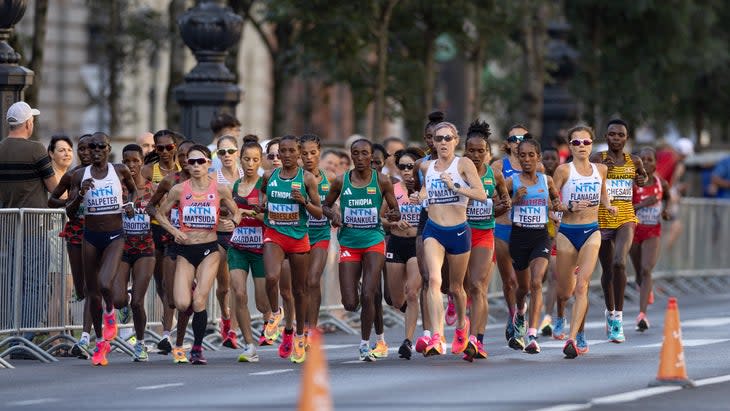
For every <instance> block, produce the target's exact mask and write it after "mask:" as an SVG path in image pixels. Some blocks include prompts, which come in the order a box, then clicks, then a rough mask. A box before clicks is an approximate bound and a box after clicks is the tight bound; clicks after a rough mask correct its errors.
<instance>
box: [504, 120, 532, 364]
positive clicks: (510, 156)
mask: <svg viewBox="0 0 730 411" xmlns="http://www.w3.org/2000/svg"><path fill="white" fill-rule="evenodd" d="M531 138H532V136H531V135H530V134H529V133H528V131H527V128H526V127H524V126H522V125H520V124H515V125H513V126H512V127H510V129H509V130H508V132H507V140H506V141H505V142H504V145H503V146H502V151H504V152H505V154H506V156H504V157H502V158H500V159H498V160H496V161H495V162H494V163H493V164H492V169H493V170H494V172H495V173H501V174H502V177H504V178H505V179H507V178H509V177H512V175H514V174H519V173H520V172H522V167H521V166H520V158H519V156H518V155H517V146H518V145H519V144H520V143H521V142H522V141H524V140H529V139H531ZM538 167H539V168H538V170H537V171H538V172H541V171H543V170H544V168H542V164H540V165H539V166H538ZM511 232H512V221H511V219H510V214H508V213H505V214H503V215H502V216H497V218H496V220H495V225H494V239H495V241H494V252H495V254H496V255H497V268H499V275H500V277H502V294H503V295H504V302H505V303H507V310H508V314H509V316H508V318H507V327H506V328H505V333H504V335H505V338H506V339H507V342H508V343H511V345H510V347H511V348H513V349H515V350H522V349H523V348H524V345H521V343H522V342H523V340H522V339H521V338H512V337H514V323H513V320H514V315H515V310H516V306H515V289H516V288H517V280H516V278H515V271H514V268H513V267H512V257H511V256H510V254H509V239H510V234H511Z"/></svg>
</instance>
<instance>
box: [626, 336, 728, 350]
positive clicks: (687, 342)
mask: <svg viewBox="0 0 730 411" xmlns="http://www.w3.org/2000/svg"><path fill="white" fill-rule="evenodd" d="M725 341H730V340H729V339H711V338H706V339H684V340H682V347H698V346H701V345H709V344H717V343H721V342H725ZM661 346H662V343H660V342H659V343H656V344H647V345H640V346H639V348H657V347H661Z"/></svg>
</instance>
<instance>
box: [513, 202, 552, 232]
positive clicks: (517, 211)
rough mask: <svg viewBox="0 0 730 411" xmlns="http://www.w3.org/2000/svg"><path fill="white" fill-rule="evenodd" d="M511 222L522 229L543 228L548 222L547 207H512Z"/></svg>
mask: <svg viewBox="0 0 730 411" xmlns="http://www.w3.org/2000/svg"><path fill="white" fill-rule="evenodd" d="M512 211H513V214H512V222H514V223H515V224H517V225H519V226H521V227H524V228H543V227H545V225H546V224H547V222H548V216H547V207H544V206H529V205H526V206H519V205H518V206H513V207H512Z"/></svg>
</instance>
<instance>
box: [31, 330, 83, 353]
mask: <svg viewBox="0 0 730 411" xmlns="http://www.w3.org/2000/svg"><path fill="white" fill-rule="evenodd" d="M58 340H64V342H62V343H60V344H56V345H52V343H54V342H56V341H58ZM77 342H78V341H77V340H76V339H74V338H73V337H72V336H70V335H68V334H58V335H54V336H53V337H51V338H49V339H47V340H45V341H43V342H42V343H41V344H40V345H39V346H38V347H39V348H40V349H41V350H43V351H45V352H47V353H49V354H51V355H53V353H54V352H56V351H58V350H60V349H61V348H65V349H67V350H69V349H71V347H73V345H74V344H76V343H77Z"/></svg>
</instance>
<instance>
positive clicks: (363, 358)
mask: <svg viewBox="0 0 730 411" xmlns="http://www.w3.org/2000/svg"><path fill="white" fill-rule="evenodd" d="M360 361H362V362H375V358H373V357H371V356H367V357H360Z"/></svg>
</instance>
